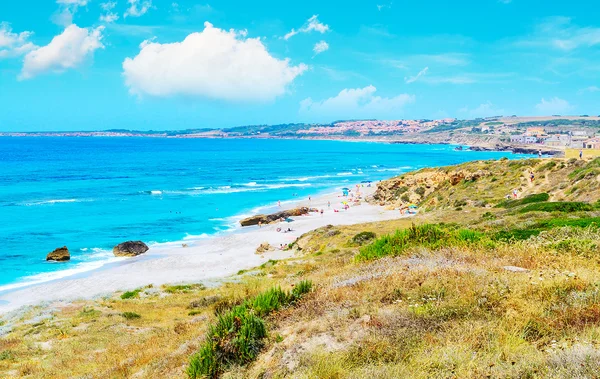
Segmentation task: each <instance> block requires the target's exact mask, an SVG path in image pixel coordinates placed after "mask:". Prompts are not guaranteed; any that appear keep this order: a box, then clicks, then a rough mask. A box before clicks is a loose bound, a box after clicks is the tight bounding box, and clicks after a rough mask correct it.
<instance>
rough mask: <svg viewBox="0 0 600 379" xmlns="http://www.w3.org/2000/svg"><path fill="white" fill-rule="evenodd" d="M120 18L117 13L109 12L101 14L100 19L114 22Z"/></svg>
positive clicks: (108, 22)
mask: <svg viewBox="0 0 600 379" xmlns="http://www.w3.org/2000/svg"><path fill="white" fill-rule="evenodd" d="M118 19H119V15H118V14H116V13H112V12H108V13H107V14H103V15H101V16H100V21H102V22H106V23H107V24H110V23H113V22H115V21H117V20H118Z"/></svg>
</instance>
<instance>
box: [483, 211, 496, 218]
mask: <svg viewBox="0 0 600 379" xmlns="http://www.w3.org/2000/svg"><path fill="white" fill-rule="evenodd" d="M481 218H482V219H483V220H495V219H496V218H497V217H496V215H495V214H493V213H492V212H485V213H484V214H482V215H481Z"/></svg>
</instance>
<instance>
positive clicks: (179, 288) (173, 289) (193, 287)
mask: <svg viewBox="0 0 600 379" xmlns="http://www.w3.org/2000/svg"><path fill="white" fill-rule="evenodd" d="M164 288H165V292H168V293H178V292H181V293H187V292H190V291H200V290H203V289H205V288H206V287H205V286H204V285H203V284H178V285H173V286H165V287H164Z"/></svg>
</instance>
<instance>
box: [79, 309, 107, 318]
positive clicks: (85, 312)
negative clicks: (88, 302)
mask: <svg viewBox="0 0 600 379" xmlns="http://www.w3.org/2000/svg"><path fill="white" fill-rule="evenodd" d="M101 314H102V312H100V311H98V310H96V309H94V308H87V307H84V308H83V309H82V310H81V312H79V317H92V318H93V317H98V316H100V315H101Z"/></svg>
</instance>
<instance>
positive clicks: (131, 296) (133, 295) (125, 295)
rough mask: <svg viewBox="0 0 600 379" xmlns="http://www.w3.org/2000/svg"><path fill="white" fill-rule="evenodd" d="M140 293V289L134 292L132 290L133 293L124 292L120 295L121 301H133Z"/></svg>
mask: <svg viewBox="0 0 600 379" xmlns="http://www.w3.org/2000/svg"><path fill="white" fill-rule="evenodd" d="M140 292H142V290H141V289H139V288H138V289H136V290H133V291H127V292H124V293H123V294H122V295H121V299H123V300H127V299H135V298H137V297H138V296H139V295H140Z"/></svg>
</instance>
